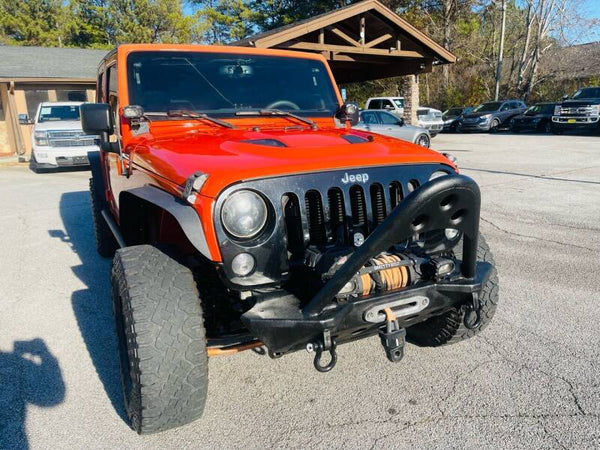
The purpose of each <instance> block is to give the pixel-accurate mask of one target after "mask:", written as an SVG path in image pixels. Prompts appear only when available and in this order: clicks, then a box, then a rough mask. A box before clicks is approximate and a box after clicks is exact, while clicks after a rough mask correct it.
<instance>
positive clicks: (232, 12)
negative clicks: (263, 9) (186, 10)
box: [194, 0, 260, 44]
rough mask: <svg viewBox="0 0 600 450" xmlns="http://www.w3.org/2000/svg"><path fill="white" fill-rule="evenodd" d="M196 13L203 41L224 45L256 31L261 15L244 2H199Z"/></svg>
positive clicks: (237, 0)
mask: <svg viewBox="0 0 600 450" xmlns="http://www.w3.org/2000/svg"><path fill="white" fill-rule="evenodd" d="M194 3H195V4H196V5H198V6H200V7H201V9H199V10H198V11H197V12H196V17H197V18H198V19H199V21H200V22H199V30H200V35H201V40H202V41H204V42H208V43H213V44H214V43H218V44H224V43H229V42H232V41H236V40H239V39H242V38H245V37H247V36H249V35H250V34H252V33H253V31H254V30H255V23H256V22H257V21H258V20H259V16H260V14H259V13H257V12H255V11H254V10H253V9H252V8H251V7H250V6H249V5H248V3H247V2H245V1H244V0H198V1H195V2H194Z"/></svg>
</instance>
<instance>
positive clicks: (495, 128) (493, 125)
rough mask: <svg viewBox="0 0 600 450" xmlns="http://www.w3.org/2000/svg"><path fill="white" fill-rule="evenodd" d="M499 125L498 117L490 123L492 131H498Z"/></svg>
mask: <svg viewBox="0 0 600 450" xmlns="http://www.w3.org/2000/svg"><path fill="white" fill-rule="evenodd" d="M499 126H500V120H499V119H497V118H496V119H493V120H492V123H491V124H490V132H491V133H495V132H496V131H498V127H499Z"/></svg>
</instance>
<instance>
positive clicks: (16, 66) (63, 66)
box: [0, 45, 108, 81]
mask: <svg viewBox="0 0 600 450" xmlns="http://www.w3.org/2000/svg"><path fill="white" fill-rule="evenodd" d="M107 52H108V51H107V50H89V49H81V48H64V47H63V48H57V47H19V46H6V45H0V78H5V79H11V80H12V79H14V80H24V79H28V78H31V79H36V78H37V79H39V78H52V79H57V80H60V79H89V80H90V81H93V80H95V79H96V74H97V71H98V65H99V64H100V61H101V60H102V58H103V57H104V55H106V54H107Z"/></svg>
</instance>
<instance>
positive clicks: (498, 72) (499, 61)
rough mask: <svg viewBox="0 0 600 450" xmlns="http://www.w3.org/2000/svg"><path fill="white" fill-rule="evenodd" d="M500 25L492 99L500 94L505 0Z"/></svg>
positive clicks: (503, 0)
mask: <svg viewBox="0 0 600 450" xmlns="http://www.w3.org/2000/svg"><path fill="white" fill-rule="evenodd" d="M500 9H501V10H502V26H501V27H500V50H499V51H498V65H497V67H496V93H495V95H494V100H496V101H498V97H499V96H500V78H501V77H502V55H503V53H504V31H505V29H506V0H502V6H501V7H500Z"/></svg>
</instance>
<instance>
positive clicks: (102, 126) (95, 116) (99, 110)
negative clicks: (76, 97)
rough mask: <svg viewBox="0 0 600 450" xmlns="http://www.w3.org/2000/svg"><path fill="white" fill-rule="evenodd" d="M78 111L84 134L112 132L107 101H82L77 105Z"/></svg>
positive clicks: (107, 133)
mask: <svg viewBox="0 0 600 450" xmlns="http://www.w3.org/2000/svg"><path fill="white" fill-rule="evenodd" d="M79 112H80V114H81V128H83V131H84V133H85V134H99V135H100V136H102V135H104V134H106V135H109V134H112V131H113V130H112V126H111V123H110V108H109V106H108V103H84V104H83V105H81V106H80V107H79ZM107 137H108V136H107Z"/></svg>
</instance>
